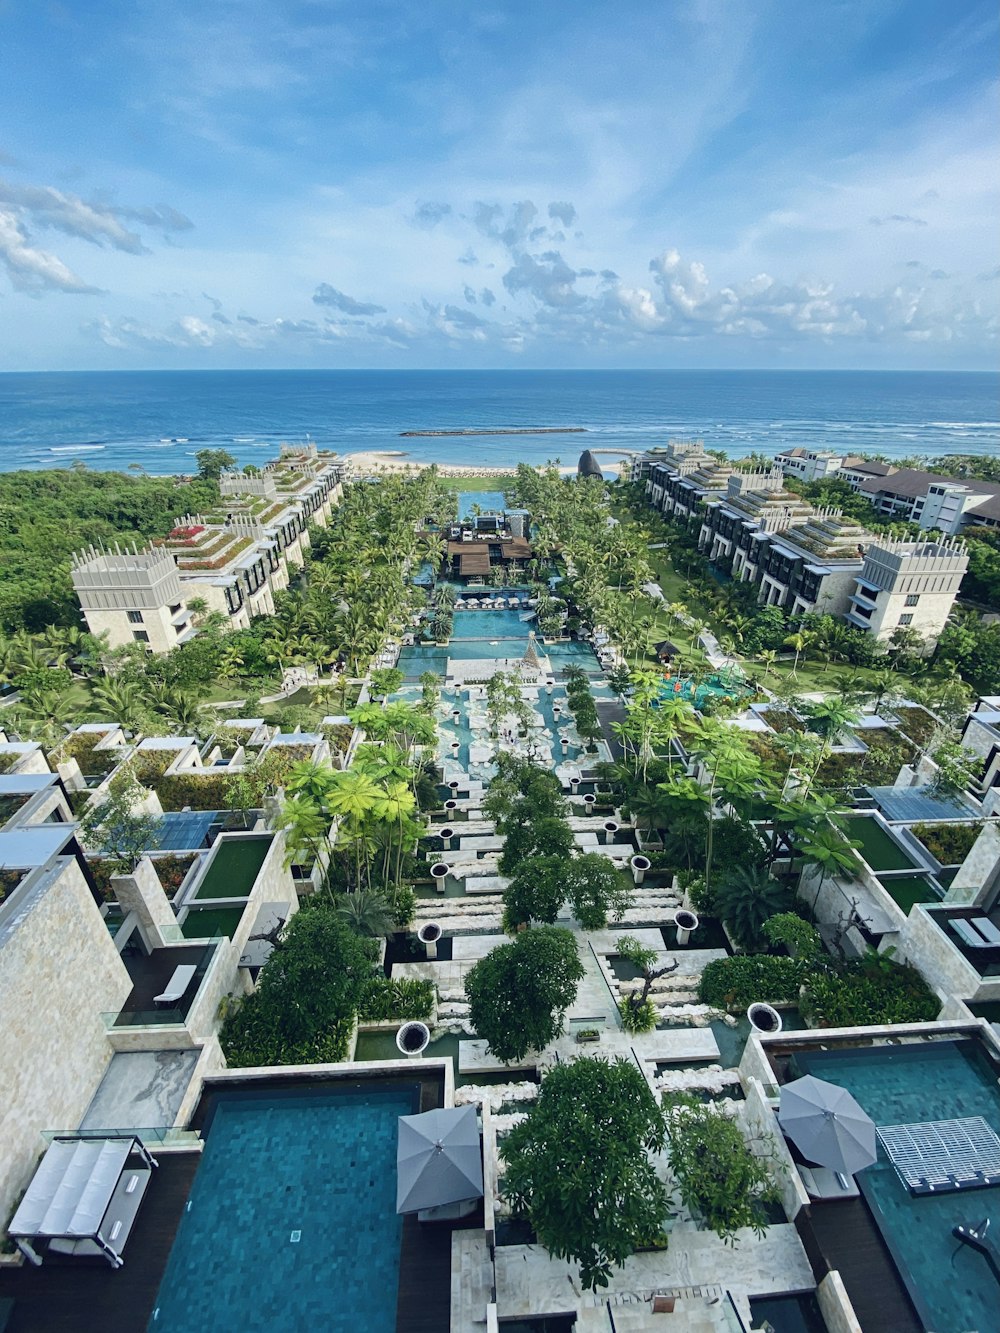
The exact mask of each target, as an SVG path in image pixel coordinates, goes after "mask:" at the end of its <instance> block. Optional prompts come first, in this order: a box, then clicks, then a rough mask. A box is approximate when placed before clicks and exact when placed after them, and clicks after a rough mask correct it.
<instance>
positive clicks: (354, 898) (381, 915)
mask: <svg viewBox="0 0 1000 1333" xmlns="http://www.w3.org/2000/svg"><path fill="white" fill-rule="evenodd" d="M337 915H338V916H339V917H340V919H341V921H343V922H344V923H345V924H346V925H348V926H350V928H351V929H352V930H353V931H354V932H355V934H357V935H364V936H366V937H368V938H371V939H380V938H381V937H382V936H384V935H388V934H390V933H391V932H392V930H393V929H394V927H395V925H396V915H395V912H394V911H393V908H392V904H391V903H390V902H389V900H388V899H387V898H386V897H385V895H384V894H382V893H379V891H378V890H377V889H360V890H359V891H358V892H357V893H345V894H342V895H341V896H340V898H339V899H338V901H337Z"/></svg>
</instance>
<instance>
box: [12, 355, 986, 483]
mask: <svg viewBox="0 0 1000 1333" xmlns="http://www.w3.org/2000/svg"><path fill="white" fill-rule="evenodd" d="M543 426H547V427H554V426H578V427H583V428H584V430H585V433H580V434H567V435H543V434H539V435H513V436H503V435H498V436H477V437H468V436H464V437H456V436H445V437H440V438H422V439H421V438H417V439H407V438H402V436H401V432H403V431H412V430H457V429H475V430H483V429H488V428H497V427H516V428H519V429H523V428H525V427H543ZM307 438H309V439H311V440H313V441H315V443H316V444H317V445H319V446H320V447H322V448H329V449H335V450H337V451H338V452H340V453H350V452H352V451H357V450H375V449H378V450H395V451H401V452H404V453H405V454H406V455H407V456H408V457H410V458H412V459H415V460H420V461H437V462H442V463H458V464H462V465H466V466H470V467H471V466H477V467H502V466H513V465H514V464H515V463H517V462H521V461H523V462H527V463H543V462H545V461H546V460H549V459H558V460H559V461H560V462H561V463H562V464H563V465H566V464H572V463H575V462H576V459H577V458H578V456H579V454H580V452H581V451H582V450H583V449H584V448H590V449H592V450H595V451H600V450H607V451H608V452H607V455H606V456H602V457H601V458H600V461H602V462H604V463H605V464H611V463H613V462H614V461H616V455H617V456H619V457H620V456H621V455H620V453H619V452H618V451H623V450H628V449H632V450H642V449H646V448H649V447H650V446H652V445H657V444H665V443H666V441H667V440H668V439H671V438H675V439H677V438H679V439H690V438H698V439H703V440H704V442H705V445H706V447H708V448H716V449H724V450H726V452H727V453H729V454H730V455H732V456H739V455H742V454H746V453H750V452H751V451H754V450H760V451H761V452H763V453H768V454H773V453H777V452H778V451H779V450H781V449H785V448H789V447H794V446H796V445H804V446H807V447H810V448H824V449H833V450H837V451H844V452H868V453H878V454H882V455H885V456H886V457H888V458H890V459H895V458H901V457H904V456H906V455H908V454H927V455H941V454H949V453H982V454H985V453H996V452H998V451H1000V376H998V375H995V374H991V373H985V372H976V373H956V372H917V371H915V372H881V371H877V372H858V371H783V372H775V371H717V370H705V371H550V370H540V371H520V370H513V371H471V370H470V371H378V370H372V371H346V370H345V371H337V370H316V371H298V370H274V371H257V370H254V371H134V372H79V373H46V374H41V373H39V374H3V375H0V471H11V470H12V469H15V468H35V469H38V468H51V467H68V466H70V465H71V464H72V463H73V462H74V461H76V460H77V459H79V460H80V461H81V462H83V463H85V464H86V465H87V466H88V467H90V468H96V469H113V468H118V469H125V468H128V467H130V466H131V467H133V468H136V467H139V468H143V469H145V470H146V471H147V472H150V473H174V472H189V471H193V470H194V468H195V463H194V454H195V453H196V452H197V450H199V449H204V448H219V449H227V450H229V452H230V453H232V454H233V455H234V457H235V458H236V460H237V461H238V462H239V463H240V464H246V463H260V462H263V461H265V460H266V459H267V458H269V457H270V456H271V455H272V454H274V453H275V452H276V450H277V446H278V444H279V443H281V442H282V441H286V440H287V441H289V442H302V441H304V440H306V439H307Z"/></svg>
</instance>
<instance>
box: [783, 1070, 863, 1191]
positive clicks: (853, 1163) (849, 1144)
mask: <svg viewBox="0 0 1000 1333" xmlns="http://www.w3.org/2000/svg"><path fill="white" fill-rule="evenodd" d="M778 1123H779V1124H780V1125H781V1128H782V1129H783V1130H784V1132H785V1133H786V1134H787V1135H788V1137H789V1138H790V1139H791V1140H792V1141H793V1142H794V1143H795V1145H796V1147H797V1148H798V1149H799V1151H800V1152H801V1153H802V1155H803V1156H804V1157H808V1159H809V1161H810V1162H816V1163H818V1165H820V1166H827V1167H829V1168H830V1170H831V1171H840V1172H842V1173H843V1174H844V1175H848V1176H853V1175H854V1173H855V1171H860V1170H861V1169H862V1168H863V1167H866V1166H871V1164H872V1162H874V1161H875V1159H876V1157H877V1152H876V1149H875V1122H874V1121H873V1120H871V1119H870V1117H869V1116H868V1115H866V1114H865V1112H864V1111H863V1110H862V1109H861V1107H860V1106H859V1105H858V1103H857V1102H856V1101H855V1100H854V1098H853V1097H852V1096H851V1094H850V1093H849V1092H848V1091H847V1089H846V1088H838V1087H837V1085H836V1084H835V1083H827V1082H826V1081H825V1079H821V1078H814V1077H813V1075H812V1074H807V1075H806V1076H805V1078H797V1079H796V1080H795V1082H794V1083H786V1084H785V1086H784V1087H783V1088H782V1089H781V1106H780V1109H779V1111H778Z"/></svg>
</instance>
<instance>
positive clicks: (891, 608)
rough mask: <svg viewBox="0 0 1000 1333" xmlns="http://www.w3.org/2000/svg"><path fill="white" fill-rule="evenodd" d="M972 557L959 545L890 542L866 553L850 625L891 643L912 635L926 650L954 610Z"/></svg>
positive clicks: (953, 541)
mask: <svg viewBox="0 0 1000 1333" xmlns="http://www.w3.org/2000/svg"><path fill="white" fill-rule="evenodd" d="M968 564H969V556H968V553H967V552H966V550H965V547H964V545H963V544H962V542H961V541H959V540H956V539H955V538H952V537H942V538H938V539H936V540H933V541H889V540H887V539H886V538H879V539H878V541H876V542H875V543H874V544H873V545H871V546H870V547H868V549H867V550H866V552H865V557H864V563H863V565H862V567H861V571H860V573H859V574H858V578H857V588H856V590H855V591H854V593H853V594H852V595H851V605H850V609H849V610H848V612H847V615H846V619H847V621H848V623H849V624H851V625H856V626H857V627H858V628H859V629H864V630H867V631H868V632H869V633H870V634H873V635H874V636H875V638H877V639H880V640H882V641H887V640H889V639H891V638H892V636H893V634H894V633H895V632H896V630H898V629H908V630H912V631H913V632H914V633H915V634H918V635H919V636H920V638H921V639H922V640H923V641H924V643H925V645H927V648H928V650H930V648H931V647H933V645H934V643H935V642H936V641H937V637H938V635H939V634H940V633H941V631H942V630H943V629H944V626H945V622H946V621H947V619H948V616H949V614H950V612H951V608H952V606H953V605H954V602H955V597H956V594H957V593H958V588H959V585H960V584H961V582H962V576H963V575H964V574H965V571H966V568H967V567H968Z"/></svg>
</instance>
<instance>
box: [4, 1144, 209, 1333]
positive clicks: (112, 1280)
mask: <svg viewBox="0 0 1000 1333" xmlns="http://www.w3.org/2000/svg"><path fill="white" fill-rule="evenodd" d="M154 1155H156V1154H154ZM200 1159H201V1154H200V1153H197V1152H182V1153H178V1152H169V1153H167V1152H161V1153H159V1154H158V1155H157V1160H158V1161H159V1164H160V1165H159V1167H158V1168H157V1170H156V1171H154V1172H153V1177H152V1180H151V1181H150V1184H149V1189H148V1190H147V1192H146V1195H145V1197H144V1199H143V1202H142V1207H141V1208H140V1209H139V1215H138V1217H137V1219H136V1223H135V1229H134V1230H133V1232H132V1234H131V1236H130V1237H129V1241H128V1245H127V1246H126V1247H125V1255H124V1258H125V1266H124V1267H123V1268H120V1269H119V1270H118V1271H117V1272H115V1271H114V1270H113V1269H112V1268H111V1267H110V1266H109V1265H108V1264H107V1263H106V1262H105V1261H104V1260H103V1259H79V1258H71V1257H62V1256H60V1255H55V1254H53V1255H50V1256H48V1257H46V1259H45V1262H44V1263H43V1264H42V1266H41V1268H36V1267H34V1266H33V1265H32V1264H27V1263H26V1264H25V1265H24V1266H23V1267H21V1268H11V1269H8V1268H4V1269H0V1300H4V1299H8V1300H13V1302H14V1309H13V1312H12V1313H11V1316H10V1318H9V1320H8V1322H7V1324H6V1333H91V1331H92V1330H94V1329H100V1330H101V1333H136V1330H139V1329H144V1328H145V1327H146V1323H147V1321H148V1319H149V1316H150V1314H151V1313H152V1310H153V1303H154V1301H155V1300H156V1294H157V1292H158V1291H159V1289H160V1280H161V1278H162V1277H163V1271H164V1269H165V1268H166V1266H167V1258H168V1256H169V1254H170V1247H171V1246H172V1245H173V1243H174V1236H175V1235H176V1232H177V1228H178V1226H179V1225H180V1220H181V1216H182V1215H183V1212H184V1205H185V1203H186V1202H187V1198H188V1195H189V1193H190V1192H191V1185H192V1183H193V1181H194V1174H195V1171H196V1169H197V1167H198V1163H199V1161H200Z"/></svg>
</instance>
